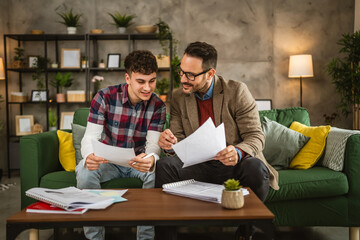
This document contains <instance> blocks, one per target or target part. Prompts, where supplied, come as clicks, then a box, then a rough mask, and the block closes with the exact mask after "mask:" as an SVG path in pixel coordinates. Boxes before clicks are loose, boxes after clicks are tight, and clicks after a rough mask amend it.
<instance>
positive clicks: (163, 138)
mask: <svg viewBox="0 0 360 240" xmlns="http://www.w3.org/2000/svg"><path fill="white" fill-rule="evenodd" d="M176 143H177V138H176V137H175V136H174V134H173V133H172V132H171V131H170V129H165V131H163V132H162V133H161V134H160V137H159V141H158V144H159V147H161V148H162V149H165V150H171V149H172V146H173V145H174V144H176Z"/></svg>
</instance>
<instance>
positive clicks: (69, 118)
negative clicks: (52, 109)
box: [60, 112, 74, 129]
mask: <svg viewBox="0 0 360 240" xmlns="http://www.w3.org/2000/svg"><path fill="white" fill-rule="evenodd" d="M73 119H74V112H62V113H61V118H60V129H72V127H71V124H72V122H73Z"/></svg>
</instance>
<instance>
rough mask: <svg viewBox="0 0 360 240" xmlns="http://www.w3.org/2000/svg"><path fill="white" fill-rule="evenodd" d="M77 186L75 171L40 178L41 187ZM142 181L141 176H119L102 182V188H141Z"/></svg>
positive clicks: (53, 173)
mask: <svg viewBox="0 0 360 240" xmlns="http://www.w3.org/2000/svg"><path fill="white" fill-rule="evenodd" d="M70 186H76V176H75V172H67V171H57V172H52V173H48V174H46V175H44V176H43V177H42V178H41V180H40V187H44V188H53V189H57V188H65V187H70ZM141 187H142V181H141V180H140V179H139V178H117V179H113V180H110V181H107V182H104V183H102V184H101V188H107V189H110V188H112V189H116V188H141Z"/></svg>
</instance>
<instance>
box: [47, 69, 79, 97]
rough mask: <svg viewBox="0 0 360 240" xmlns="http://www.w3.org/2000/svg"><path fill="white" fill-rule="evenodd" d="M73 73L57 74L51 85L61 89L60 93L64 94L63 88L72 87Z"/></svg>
mask: <svg viewBox="0 0 360 240" xmlns="http://www.w3.org/2000/svg"><path fill="white" fill-rule="evenodd" d="M73 80H74V79H73V78H71V73H70V72H69V73H65V74H64V75H63V74H61V73H60V72H58V73H56V75H55V77H54V79H53V80H51V81H50V85H51V86H53V87H56V88H59V93H62V92H63V88H68V87H70V86H71V85H72V81H73Z"/></svg>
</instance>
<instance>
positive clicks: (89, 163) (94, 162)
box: [85, 153, 109, 170]
mask: <svg viewBox="0 0 360 240" xmlns="http://www.w3.org/2000/svg"><path fill="white" fill-rule="evenodd" d="M108 162H109V161H108V160H105V159H104V158H102V157H98V156H95V155H94V153H92V154H90V155H89V156H88V157H87V158H86V160H85V165H86V167H87V169H89V170H97V169H98V168H99V166H100V164H103V163H108Z"/></svg>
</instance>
